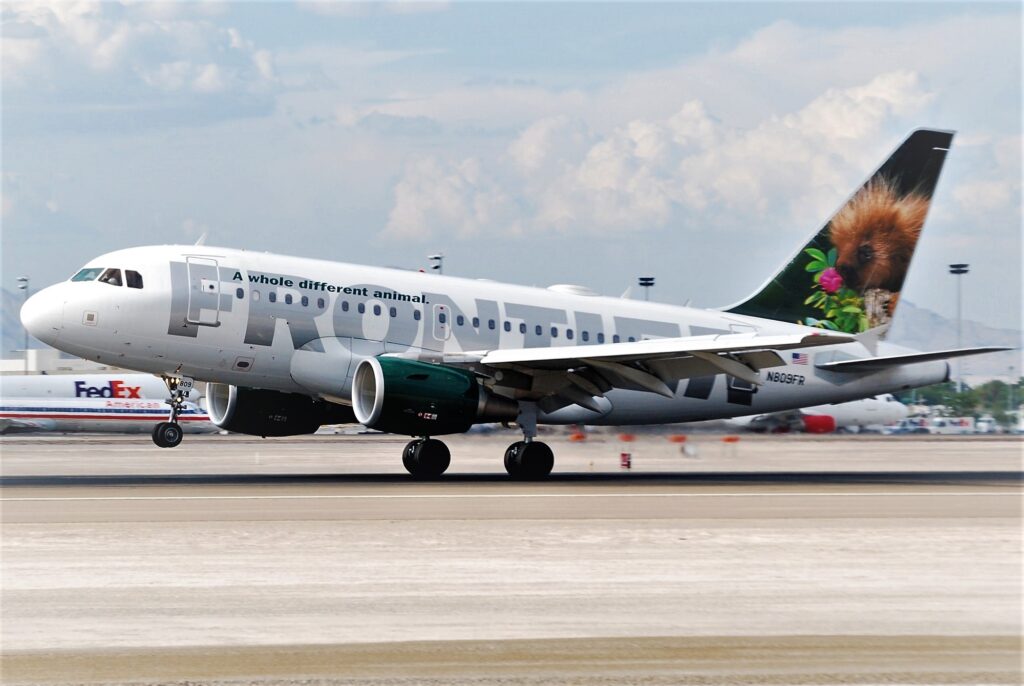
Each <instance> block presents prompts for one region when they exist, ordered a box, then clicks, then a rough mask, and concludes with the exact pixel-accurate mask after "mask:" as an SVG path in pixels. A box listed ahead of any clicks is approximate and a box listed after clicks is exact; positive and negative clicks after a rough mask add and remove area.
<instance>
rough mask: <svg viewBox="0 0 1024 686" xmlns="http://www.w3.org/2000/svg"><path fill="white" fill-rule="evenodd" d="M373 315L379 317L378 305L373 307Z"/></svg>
mask: <svg viewBox="0 0 1024 686" xmlns="http://www.w3.org/2000/svg"><path fill="white" fill-rule="evenodd" d="M373 313H374V314H375V315H376V316H378V317H379V316H380V305H374V306H373Z"/></svg>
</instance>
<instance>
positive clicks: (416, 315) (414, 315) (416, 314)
mask: <svg viewBox="0 0 1024 686" xmlns="http://www.w3.org/2000/svg"><path fill="white" fill-rule="evenodd" d="M422 317H423V315H422V314H420V311H419V310H413V311H412V318H413V319H415V320H416V321H419V320H420V319H421V318H422Z"/></svg>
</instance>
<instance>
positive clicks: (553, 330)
mask: <svg viewBox="0 0 1024 686" xmlns="http://www.w3.org/2000/svg"><path fill="white" fill-rule="evenodd" d="M551 337H552V338H558V327H555V326H552V327H551Z"/></svg>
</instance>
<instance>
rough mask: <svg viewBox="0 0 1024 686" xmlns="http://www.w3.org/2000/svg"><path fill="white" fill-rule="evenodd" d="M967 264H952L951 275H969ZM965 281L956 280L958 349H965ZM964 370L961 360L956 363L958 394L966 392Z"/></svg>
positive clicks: (950, 267) (950, 266)
mask: <svg viewBox="0 0 1024 686" xmlns="http://www.w3.org/2000/svg"><path fill="white" fill-rule="evenodd" d="M969 266H970V265H967V264H951V265H949V273H950V274H952V275H953V276H957V277H959V276H963V275H964V274H966V273H967V270H968V267H969ZM962 282H963V279H959V278H958V279H957V280H956V347H957V348H962V347H963V340H962V338H963V287H962V286H961V283H962ZM963 375H964V368H963V362H961V361H960V360H959V359H958V360H957V361H956V392H957V393H961V392H963V390H964V378H963Z"/></svg>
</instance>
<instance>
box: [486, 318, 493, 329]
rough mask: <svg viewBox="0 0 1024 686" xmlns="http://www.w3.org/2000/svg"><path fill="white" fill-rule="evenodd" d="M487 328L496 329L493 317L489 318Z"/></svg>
mask: <svg viewBox="0 0 1024 686" xmlns="http://www.w3.org/2000/svg"><path fill="white" fill-rule="evenodd" d="M487 328H488V329H490V330H491V331H493V330H494V320H493V319H488V320H487Z"/></svg>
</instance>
